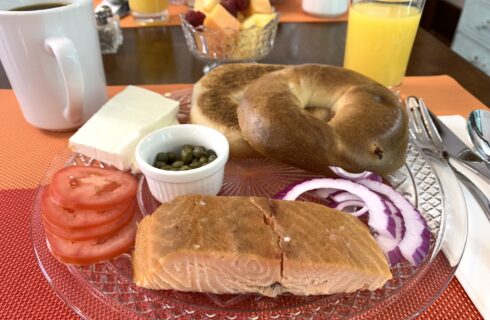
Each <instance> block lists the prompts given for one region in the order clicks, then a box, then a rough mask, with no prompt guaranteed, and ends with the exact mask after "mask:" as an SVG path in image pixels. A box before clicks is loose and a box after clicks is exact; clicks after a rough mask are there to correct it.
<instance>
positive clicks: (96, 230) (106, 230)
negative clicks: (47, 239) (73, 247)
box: [43, 201, 136, 240]
mask: <svg viewBox="0 0 490 320" xmlns="http://www.w3.org/2000/svg"><path fill="white" fill-rule="evenodd" d="M135 207H136V202H135V201H133V203H132V205H130V206H129V208H128V210H126V211H125V212H124V213H123V214H122V215H121V216H119V217H117V218H116V219H114V220H112V221H110V222H108V223H105V224H101V225H98V226H93V227H88V228H80V229H65V228H60V227H58V226H57V225H55V224H52V223H51V222H50V221H49V219H45V218H43V222H44V227H45V228H46V230H48V231H49V232H50V233H52V234H54V235H56V236H58V237H61V238H63V239H67V240H89V239H97V238H102V237H108V236H111V235H113V234H115V233H117V232H118V231H119V230H121V229H122V228H123V227H124V226H125V225H126V224H128V223H129V222H130V221H131V218H132V217H133V214H134V209H135Z"/></svg>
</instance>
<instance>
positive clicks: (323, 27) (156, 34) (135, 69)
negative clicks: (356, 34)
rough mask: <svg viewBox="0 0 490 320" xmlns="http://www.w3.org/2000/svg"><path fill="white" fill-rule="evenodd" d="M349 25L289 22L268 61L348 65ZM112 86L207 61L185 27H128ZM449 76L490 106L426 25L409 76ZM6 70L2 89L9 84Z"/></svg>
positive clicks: (478, 78) (180, 78) (191, 76)
mask: <svg viewBox="0 0 490 320" xmlns="http://www.w3.org/2000/svg"><path fill="white" fill-rule="evenodd" d="M346 26H347V24H346V23H325V24H322V23H285V24H281V25H280V26H279V30H278V35H277V40H276V45H275V47H274V49H273V50H272V52H271V54H270V55H269V56H268V57H266V58H265V59H264V60H263V61H262V62H264V63H283V64H300V63H325V64H332V65H338V66H340V65H342V61H343V56H344V47H345V34H346V30H347V28H346ZM104 66H105V70H106V76H107V84H108V85H118V84H120V85H128V84H165V83H193V82H195V81H197V80H198V79H199V78H200V77H201V76H202V68H203V66H204V63H203V62H201V61H198V60H197V59H196V58H194V57H193V56H192V55H191V54H190V53H189V51H188V49H187V46H186V43H185V39H184V35H183V33H182V30H181V28H180V27H162V28H130V29H124V44H123V46H122V47H121V48H120V49H119V52H118V53H117V54H114V55H104ZM438 74H447V75H450V76H451V77H453V78H454V79H456V80H457V81H458V82H459V83H460V84H461V85H462V86H463V87H465V88H466V89H467V90H468V91H470V92H471V93H472V94H473V95H475V96H476V97H477V98H478V99H480V100H481V101H482V102H483V103H485V104H486V105H487V106H490V77H488V76H487V75H485V74H484V73H483V72H481V71H480V70H478V69H477V68H475V67H474V66H473V65H471V64H470V63H468V62H467V61H466V60H464V59H463V58H461V57H460V56H459V55H457V54H456V53H454V52H453V51H451V50H450V49H449V48H448V47H446V46H445V45H443V44H442V43H441V42H439V41H438V40H437V39H435V38H434V37H433V36H431V35H430V34H429V33H427V32H425V31H424V30H423V29H420V30H419V32H418V34H417V38H416V40H415V44H414V47H413V51H412V55H411V58H410V63H409V65H408V69H407V75H409V76H416V75H419V76H420V75H438ZM9 87H10V86H9V83H8V80H7V78H6V76H5V73H4V72H3V70H0V88H9Z"/></svg>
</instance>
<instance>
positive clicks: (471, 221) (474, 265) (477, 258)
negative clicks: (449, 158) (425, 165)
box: [440, 116, 490, 319]
mask: <svg viewBox="0 0 490 320" xmlns="http://www.w3.org/2000/svg"><path fill="white" fill-rule="evenodd" d="M440 119H441V120H442V121H443V122H444V123H445V124H446V125H447V126H448V127H449V128H450V129H451V130H452V131H453V132H454V133H455V134H456V135H457V136H458V137H459V138H460V139H461V140H462V141H463V142H464V143H465V144H467V145H468V146H470V148H473V145H472V143H471V140H470V138H469V137H468V134H467V132H466V120H465V119H464V118H463V117H461V116H441V117H440ZM451 163H452V164H454V166H457V163H454V162H451ZM457 168H458V169H461V172H464V173H465V175H466V176H467V177H468V178H469V179H470V180H472V181H473V182H474V183H475V184H476V185H477V186H479V187H480V188H482V187H483V188H482V190H483V192H484V193H485V194H487V195H490V186H488V185H485V183H484V182H483V181H482V180H481V179H480V177H479V176H478V175H475V174H473V173H472V172H470V171H468V170H465V169H464V168H461V166H457ZM461 188H462V189H463V193H464V197H465V200H466V205H467V208H468V240H467V243H466V248H465V251H464V254H463V258H462V260H461V263H460V264H459V267H458V269H457V270H456V277H457V278H458V280H459V282H460V283H461V285H462V286H463V288H464V289H465V291H466V293H467V294H468V296H469V297H470V299H471V301H473V303H474V304H475V306H476V308H477V309H478V311H480V313H481V314H482V315H483V317H484V318H485V319H490V222H489V221H488V219H487V218H486V216H485V214H484V213H483V212H482V210H481V208H480V206H479V205H478V203H477V202H476V200H475V199H474V198H473V196H472V195H471V193H470V192H469V191H468V190H467V189H466V188H465V187H464V186H463V185H461ZM448 227H450V226H448ZM444 245H446V246H450V242H447V243H445V244H444ZM448 249H450V248H448Z"/></svg>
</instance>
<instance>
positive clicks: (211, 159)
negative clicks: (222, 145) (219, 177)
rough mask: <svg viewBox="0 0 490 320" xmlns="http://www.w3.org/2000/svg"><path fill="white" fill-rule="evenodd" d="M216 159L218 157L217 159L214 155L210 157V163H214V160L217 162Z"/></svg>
mask: <svg viewBox="0 0 490 320" xmlns="http://www.w3.org/2000/svg"><path fill="white" fill-rule="evenodd" d="M216 158H217V157H216V156H215V155H214V154H212V155H210V156H209V157H208V163H210V162H213V161H214V160H216Z"/></svg>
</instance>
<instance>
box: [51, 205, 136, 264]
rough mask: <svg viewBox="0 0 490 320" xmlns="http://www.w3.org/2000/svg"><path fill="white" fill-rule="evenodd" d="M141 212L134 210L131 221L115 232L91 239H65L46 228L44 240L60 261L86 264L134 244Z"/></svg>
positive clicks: (112, 256)
mask: <svg viewBox="0 0 490 320" xmlns="http://www.w3.org/2000/svg"><path fill="white" fill-rule="evenodd" d="M140 219H141V214H140V213H139V212H136V213H135V214H134V215H133V218H132V219H131V221H130V222H129V223H128V224H127V225H126V226H125V227H124V228H122V229H121V230H120V231H119V232H118V233H117V234H115V235H113V236H110V237H103V238H100V239H91V240H80V241H74V240H66V239H63V238H60V237H58V236H56V235H54V234H52V233H50V232H49V231H48V230H46V240H47V244H48V249H49V251H50V252H51V254H52V255H53V256H54V257H55V258H56V259H57V260H59V261H60V262H62V263H67V264H76V265H86V264H93V263H98V262H101V261H104V260H109V259H112V258H115V257H117V256H119V255H121V254H123V253H125V252H127V251H128V250H129V249H130V248H131V247H132V246H133V244H134V239H135V237H136V229H137V225H136V224H137V222H138V221H139V220H140Z"/></svg>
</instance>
